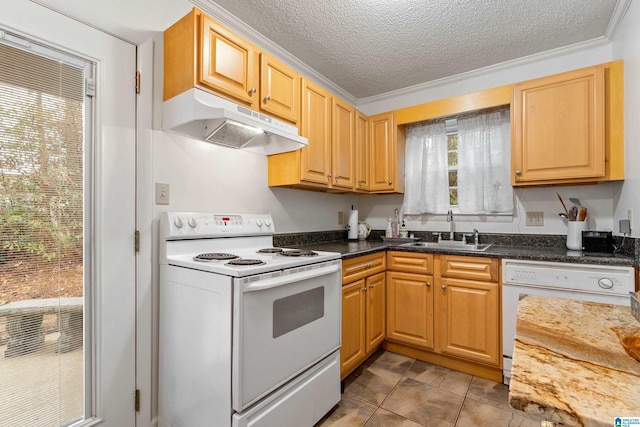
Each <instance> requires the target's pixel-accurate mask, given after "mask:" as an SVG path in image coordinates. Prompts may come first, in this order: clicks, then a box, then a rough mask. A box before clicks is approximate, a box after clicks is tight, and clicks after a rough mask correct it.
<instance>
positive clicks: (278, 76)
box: [260, 52, 300, 123]
mask: <svg viewBox="0 0 640 427" xmlns="http://www.w3.org/2000/svg"><path fill="white" fill-rule="evenodd" d="M260 109H261V110H263V111H266V112H268V113H271V114H273V115H276V116H279V117H281V118H283V119H285V120H288V121H290V122H292V123H298V120H299V119H300V76H299V75H298V73H296V72H295V71H293V70H292V69H291V68H289V67H287V66H286V65H284V64H283V63H282V62H280V61H278V60H277V59H275V58H274V57H272V56H271V55H269V54H268V53H266V52H261V53H260Z"/></svg>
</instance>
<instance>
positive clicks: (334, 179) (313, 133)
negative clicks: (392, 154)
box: [268, 78, 356, 192]
mask: <svg viewBox="0 0 640 427" xmlns="http://www.w3.org/2000/svg"><path fill="white" fill-rule="evenodd" d="M301 110H302V115H301V120H300V134H301V135H302V136H304V137H306V138H307V139H308V141H309V143H308V145H307V146H306V147H304V148H302V149H300V150H298V151H292V152H288V153H282V154H275V155H272V156H269V159H268V162H269V186H285V187H293V188H303V189H310V190H318V191H337V192H345V191H353V190H354V188H355V137H356V133H355V127H356V110H355V109H354V108H353V107H352V106H350V105H349V104H347V103H346V102H344V101H342V100H341V99H339V98H336V97H334V96H332V95H331V94H330V93H329V92H327V91H326V90H324V89H323V88H322V87H320V86H318V85H316V84H315V83H313V82H311V81H310V80H308V79H305V78H302V105H301Z"/></svg>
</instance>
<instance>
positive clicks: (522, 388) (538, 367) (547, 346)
mask: <svg viewBox="0 0 640 427" xmlns="http://www.w3.org/2000/svg"><path fill="white" fill-rule="evenodd" d="M628 335H632V336H640V322H638V321H637V320H636V319H635V318H633V316H631V310H630V308H629V307H627V306H618V305H611V304H601V303H594V302H581V301H575V300H569V299H563V298H551V297H541V296H533V295H524V296H522V297H521V299H520V301H519V303H518V320H517V324H516V340H515V346H514V353H513V369H512V377H511V383H510V385H509V404H510V405H511V406H512V407H513V408H515V409H519V410H522V411H525V412H529V413H532V414H536V415H539V416H543V417H545V418H547V419H548V420H550V421H554V422H558V423H563V424H564V425H567V426H585V427H601V426H602V427H604V426H607V427H609V426H613V425H614V418H616V417H638V416H640V404H639V403H640V400H639V396H640V362H638V361H636V360H635V359H633V358H632V357H630V356H629V355H627V353H626V352H625V351H624V349H623V347H622V345H621V344H620V339H621V337H623V336H628Z"/></svg>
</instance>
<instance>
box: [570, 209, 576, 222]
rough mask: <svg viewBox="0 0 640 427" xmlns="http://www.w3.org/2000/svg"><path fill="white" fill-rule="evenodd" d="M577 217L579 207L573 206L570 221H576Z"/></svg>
mask: <svg viewBox="0 0 640 427" xmlns="http://www.w3.org/2000/svg"><path fill="white" fill-rule="evenodd" d="M577 219H578V207H577V206H571V209H569V221H575V220H577Z"/></svg>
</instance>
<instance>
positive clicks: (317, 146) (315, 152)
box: [269, 79, 332, 187]
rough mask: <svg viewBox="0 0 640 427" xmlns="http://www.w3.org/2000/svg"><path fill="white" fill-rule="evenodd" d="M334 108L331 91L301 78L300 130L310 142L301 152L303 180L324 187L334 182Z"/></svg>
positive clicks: (301, 176)
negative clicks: (332, 176) (332, 117)
mask: <svg viewBox="0 0 640 427" xmlns="http://www.w3.org/2000/svg"><path fill="white" fill-rule="evenodd" d="M331 112H332V97H331V94H330V93H329V92H327V91H326V90H324V89H323V88H321V87H320V86H318V85H316V84H314V83H313V82H311V81H309V80H307V79H302V119H301V121H300V134H301V135H302V136H304V137H306V138H307V139H308V140H309V144H308V145H307V146H306V147H304V148H302V149H301V150H300V152H299V153H300V166H299V168H300V179H301V181H303V183H307V184H310V185H316V186H323V187H328V186H330V185H331ZM285 154H286V153H285ZM276 156H278V155H276ZM271 157H274V156H271ZM271 157H270V158H271ZM292 166H293V165H289V166H288V167H290V168H291V167H292ZM285 167H286V166H285ZM269 185H271V183H270V184H269Z"/></svg>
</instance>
